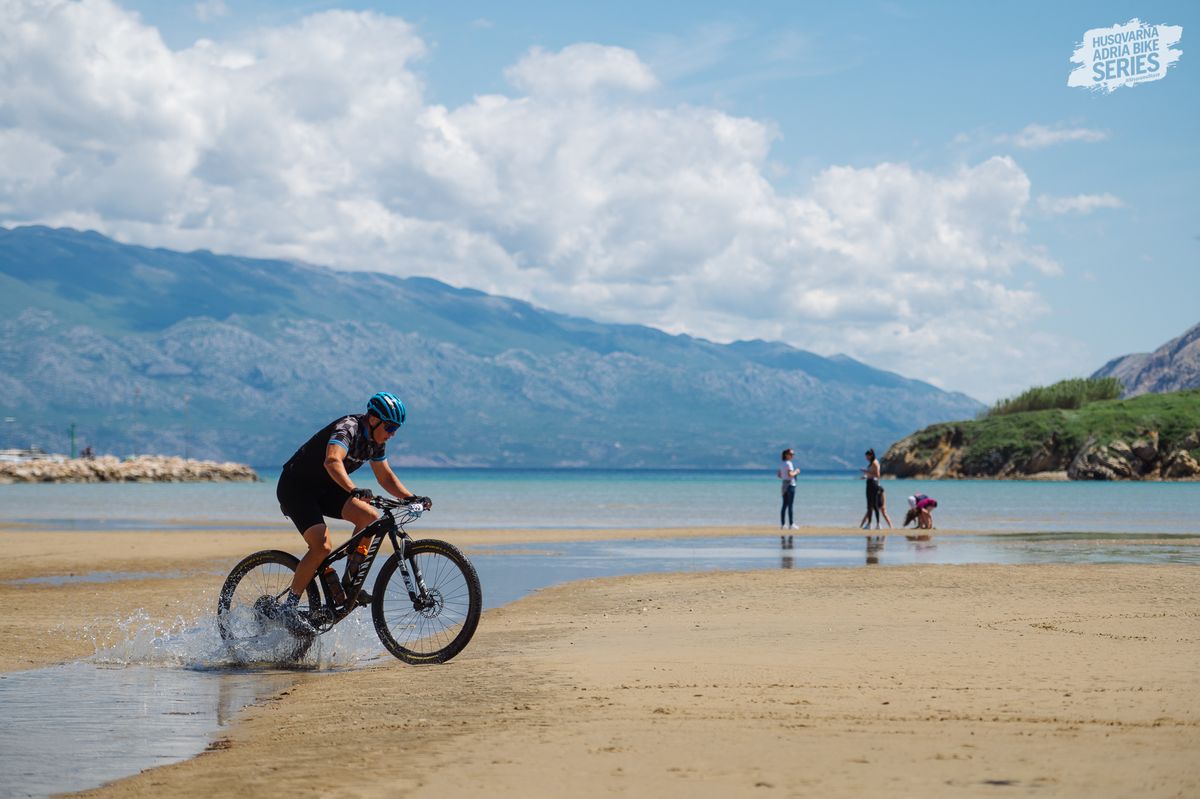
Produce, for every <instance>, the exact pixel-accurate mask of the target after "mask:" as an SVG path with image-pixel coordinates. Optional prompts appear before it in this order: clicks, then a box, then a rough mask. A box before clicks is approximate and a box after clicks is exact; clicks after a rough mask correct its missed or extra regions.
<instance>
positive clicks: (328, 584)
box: [321, 566, 346, 606]
mask: <svg viewBox="0 0 1200 799" xmlns="http://www.w3.org/2000/svg"><path fill="white" fill-rule="evenodd" d="M321 582H322V583H324V584H325V598H326V599H328V600H329V604H330V605H332V606H337V605H344V604H346V592H345V591H343V590H342V581H341V580H339V579H338V573H337V572H336V571H334V569H333V567H332V566H330V567H328V568H326V569H325V571H323V572H321Z"/></svg>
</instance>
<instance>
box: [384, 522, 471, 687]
mask: <svg viewBox="0 0 1200 799" xmlns="http://www.w3.org/2000/svg"><path fill="white" fill-rule="evenodd" d="M482 610H483V590H482V589H481V588H480V586H479V576H478V575H477V574H476V573H475V567H474V566H472V565H471V562H470V561H469V560H467V558H466V556H465V555H463V553H462V552H461V551H459V549H458V547H455V546H454V545H453V544H448V543H446V542H445V541H436V540H434V539H425V540H422V541H412V542H409V543H408V545H407V546H406V547H405V549H404V558H403V559H401V558H400V556H399V554H393V555H392V556H391V557H390V558H388V559H387V561H386V562H385V563H384V564H383V568H382V569H381V570H380V572H379V577H378V579H376V580H375V595H374V598H373V600H372V602H371V616H372V617H373V618H374V620H375V631H376V632H377V633H378V634H379V640H381V641H382V642H383V645H384V646H386V647H387V650H388V651H389V652H391V653H392V654H393V655H395V656H396V657H398V658H399V659H400V660H403V661H404V662H405V663H413V664H422V663H445V662H446V661H447V660H449V659H450V658H452V657H454V656H455V655H457V654H458V653H459V652H461V651H462V650H463V648H464V647H465V646H466V645H467V643H468V642H469V641H470V640H471V636H473V635H474V634H475V628H476V627H477V626H478V625H479V614H480V612H481V611H482Z"/></svg>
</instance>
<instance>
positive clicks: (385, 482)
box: [371, 461, 413, 499]
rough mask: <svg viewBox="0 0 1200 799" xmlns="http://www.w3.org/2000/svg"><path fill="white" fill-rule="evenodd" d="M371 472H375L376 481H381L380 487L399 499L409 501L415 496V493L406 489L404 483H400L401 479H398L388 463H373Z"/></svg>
mask: <svg viewBox="0 0 1200 799" xmlns="http://www.w3.org/2000/svg"><path fill="white" fill-rule="evenodd" d="M371 471H373V472H375V479H376V480H378V481H379V485H381V486H382V487H383V490H384V491H386V492H388V493H389V494H391V495H392V496H393V497H396V498H397V499H408V498H409V497H411V496H412V495H413V492H411V491H409V490H408V489H407V488H405V487H404V483H401V482H400V478H399V477H396V474H395V472H393V471H392V467H391V466H388V462H387V461H371Z"/></svg>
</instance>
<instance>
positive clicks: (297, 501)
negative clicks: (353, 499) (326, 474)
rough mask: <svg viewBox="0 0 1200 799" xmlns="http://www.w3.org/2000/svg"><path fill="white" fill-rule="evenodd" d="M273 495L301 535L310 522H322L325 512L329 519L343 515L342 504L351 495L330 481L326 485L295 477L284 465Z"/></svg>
mask: <svg viewBox="0 0 1200 799" xmlns="http://www.w3.org/2000/svg"><path fill="white" fill-rule="evenodd" d="M275 496H276V498H277V499H278V500H279V509H280V510H282V511H283V515H284V516H287V517H288V518H289V519H291V520H292V524H294V525H296V529H297V530H298V531H299V532H300V534H301V535H304V532H305V531H306V530H307V529H308V528H310V527H312V526H313V525H317V524H324V523H325V517H326V516H328V517H329V518H331V519H340V518H342V508H343V507H344V506H345V504H346V500H348V499H350V492H349V491H347V490H346V489H344V488H342V487H341V486H339V485H337V484H336V483H334V482H333V481H330V482H329V484H328V485H317V486H313V485H311V484H309V483H307V482H305V481H303V480H298V479H296V477H294V476H293V475H291V474H290V473H289V472H288V470H287V469H284V470H283V474H282V475H280V476H279V484H278V485H277V486H276V487H275Z"/></svg>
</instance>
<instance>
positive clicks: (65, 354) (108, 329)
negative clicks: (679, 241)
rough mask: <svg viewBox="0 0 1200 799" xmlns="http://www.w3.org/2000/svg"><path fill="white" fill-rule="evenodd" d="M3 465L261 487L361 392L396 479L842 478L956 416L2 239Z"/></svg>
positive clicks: (307, 291) (704, 353)
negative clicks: (386, 397) (212, 467)
mask: <svg viewBox="0 0 1200 799" xmlns="http://www.w3.org/2000/svg"><path fill="white" fill-rule="evenodd" d="M0 320H2V321H0V415H2V416H3V417H5V420H6V423H5V424H4V429H3V430H2V431H0V436H3V438H0V446H21V447H24V446H29V445H36V446H40V447H42V448H43V449H47V450H50V451H58V452H63V451H66V450H67V448H68V446H69V443H68V438H67V430H68V428H69V427H70V426H72V425H73V426H74V431H75V443H76V445H77V446H82V445H84V444H89V445H91V446H92V447H94V448H95V450H96V451H97V452H108V453H114V454H119V455H127V454H132V453H167V454H186V455H190V456H192V457H206V458H218V459H235V460H241V461H244V462H248V463H251V464H255V465H260V466H268V467H269V466H277V465H278V464H281V463H282V462H283V461H284V460H286V459H287V457H288V456H289V455H290V454H291V452H292V451H293V450H294V449H295V448H296V447H297V446H298V445H299V444H300V443H302V442H303V441H304V440H305V439H306V438H307V437H308V436H309V435H311V434H312V433H313V432H314V431H315V430H317V429H318V428H319V427H320V426H322V425H323V424H325V423H326V422H328V421H330V420H332V419H333V418H335V417H337V416H340V415H342V414H345V413H350V412H361V409H362V408H363V407H364V404H365V401H366V399H367V398H368V397H369V396H370V395H371V394H372V393H373V392H375V391H378V390H390V391H394V392H396V393H397V394H399V395H400V396H402V397H403V399H404V400H405V402H406V404H407V405H408V410H409V423H408V424H407V425H406V426H405V428H404V429H403V430H402V431H401V433H400V434H399V435H398V436H397V437H396V439H394V440H393V441H392V442H391V443H390V444H389V446H388V452H389V456H390V457H391V459H392V462H393V463H394V464H398V465H431V466H433V465H445V466H491V467H502V466H508V467H610V468H656V467H697V468H700V467H703V468H716V467H730V468H743V467H764V466H765V467H768V468H773V467H774V463H775V461H776V460H777V459H778V456H779V451H780V450H781V449H783V448H784V447H785V446H791V447H793V448H794V449H795V450H796V454H797V458H796V459H797V461H798V462H799V464H800V465H802V466H804V467H809V468H844V467H847V466H850V465H855V466H857V465H858V464H859V462H860V460H861V453H862V451H863V450H864V449H865V448H867V447H874V448H875V449H876V450H878V451H880V452H882V451H884V450H885V449H886V448H887V446H888V445H889V444H890V443H891V442H892V441H895V440H896V439H898V438H901V437H902V436H904V435H906V434H908V433H909V432H911V431H912V430H915V429H919V428H921V427H924V426H926V425H928V424H931V423H934V422H938V421H944V420H951V419H961V418H969V417H972V416H974V415H975V414H976V413H977V412H978V411H979V410H980V409H981V408H982V405H981V404H980V403H979V402H977V401H975V400H974V399H971V398H970V397H967V396H965V395H963V394H960V393H950V392H945V391H942V390H940V389H938V388H936V387H934V386H932V385H930V384H928V383H924V382H921V381H918V380H912V379H908V378H905V377H902V376H900V375H897V374H895V373H892V372H887V371H883V370H880V369H875V368H872V367H870V366H868V365H866V364H863V363H861V362H859V361H856V360H854V359H852V358H849V357H846V356H840V355H839V356H834V357H823V356H820V355H816V354H814V353H811V352H806V351H804V350H800V349H796V348H794V347H791V346H789V345H787V344H783V343H778V342H767V341H759V340H755V341H737V342H733V343H729V344H718V343H714V342H711V341H707V340H704V339H701V338H695V337H691V336H686V335H669V334H667V333H664V332H662V331H660V330H657V329H654V328H652V327H647V326H640V325H626V324H605V323H600V322H595V321H591V320H588V319H584V318H580V317H573V316H566V315H563V314H558V313H554V312H552V311H548V310H545V309H542V308H538V307H535V306H533V305H531V304H529V303H527V302H523V301H520V300H515V299H509V298H505V297H499V296H493V295H488V294H485V293H482V292H479V291H475V290H471V289H465V288H454V287H452V286H449V285H447V284H445V283H442V282H440V281H438V280H435V279H432V278H426V277H411V278H397V277H393V276H389V275H386V274H382V273H375V272H345V271H337V270H333V269H327V268H323V267H319V266H312V265H306V264H300V263H293V262H287V261H278V260H263V259H252V258H242V257H237V256H231V255H217V254H214V253H211V252H207V251H197V252H191V253H181V252H174V251H171V250H165V249H153V248H146V247H139V246H131V245H126V244H122V243H119V242H117V241H114V240H112V239H110V238H107V237H105V236H102V235H100V234H98V233H94V232H80V231H75V230H71V229H53V228H46V227H38V226H33V227H19V228H14V229H5V228H0Z"/></svg>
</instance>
